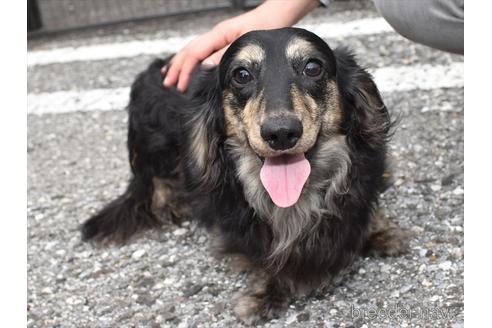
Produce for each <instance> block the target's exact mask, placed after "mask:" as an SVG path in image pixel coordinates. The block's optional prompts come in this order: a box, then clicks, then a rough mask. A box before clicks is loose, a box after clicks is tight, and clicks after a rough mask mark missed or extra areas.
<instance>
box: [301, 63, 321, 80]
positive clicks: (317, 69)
mask: <svg viewBox="0 0 492 328" xmlns="http://www.w3.org/2000/svg"><path fill="white" fill-rule="evenodd" d="M302 73H303V74H304V75H307V76H310V77H315V76H318V75H320V74H321V64H320V63H319V62H318V61H317V60H310V61H308V62H307V64H306V66H304V71H303V72H302Z"/></svg>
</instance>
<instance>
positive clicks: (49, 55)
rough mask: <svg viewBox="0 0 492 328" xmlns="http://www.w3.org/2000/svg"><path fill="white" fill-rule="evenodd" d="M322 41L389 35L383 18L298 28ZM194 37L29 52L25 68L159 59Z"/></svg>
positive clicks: (309, 25) (388, 28)
mask: <svg viewBox="0 0 492 328" xmlns="http://www.w3.org/2000/svg"><path fill="white" fill-rule="evenodd" d="M298 27H302V28H305V29H307V30H310V31H312V32H314V33H316V34H317V35H318V36H320V37H322V38H328V39H329V38H334V39H337V38H345V37H347V36H358V35H368V34H378V33H384V32H389V31H392V29H391V27H390V26H389V25H388V23H386V21H385V20H384V19H383V18H366V19H359V20H354V21H351V22H347V23H341V22H336V23H321V24H300V25H298ZM195 37H196V35H189V36H185V37H172V38H168V39H164V40H147V41H131V42H122V43H112V44H99V45H93V46H84V47H66V48H57V49H52V50H39V51H30V52H28V53H27V66H36V65H47V64H54V63H68V62H73V61H91V60H104V59H113V58H128V57H135V56H138V55H163V54H171V53H175V52H177V51H178V50H180V49H181V48H182V47H183V46H184V45H186V44H187V43H188V42H190V41H191V40H192V39H193V38H195Z"/></svg>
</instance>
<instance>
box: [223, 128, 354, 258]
mask: <svg viewBox="0 0 492 328" xmlns="http://www.w3.org/2000/svg"><path fill="white" fill-rule="evenodd" d="M319 138H321V139H322V140H320V141H321V142H319V143H318V145H317V146H316V147H315V149H313V151H312V154H311V159H310V164H311V175H310V178H309V180H308V182H307V183H306V185H305V186H304V189H303V191H302V194H301V197H300V199H299V200H298V202H297V203H296V204H295V205H294V206H291V207H288V208H280V207H277V206H276V205H274V204H273V202H272V201H271V199H270V197H269V195H268V193H267V192H266V190H265V188H264V187H263V185H262V183H261V181H260V170H261V167H262V161H261V160H260V158H259V157H258V156H257V155H256V154H255V153H254V152H253V151H252V150H250V149H249V148H247V147H241V146H240V145H239V144H238V143H237V142H235V141H234V140H228V141H227V143H226V148H227V149H228V150H229V153H230V155H231V156H232V157H233V159H234V162H235V164H236V177H237V179H238V180H239V181H240V182H241V184H242V187H243V193H244V197H245V199H246V201H247V202H248V204H249V206H251V207H252V208H253V210H254V212H255V213H256V215H257V216H258V217H259V218H260V219H261V220H263V221H265V222H266V223H267V224H268V225H269V226H270V228H271V231H272V241H271V248H270V254H268V256H267V259H268V263H269V266H271V267H276V268H281V267H282V266H283V265H284V264H285V263H286V262H287V261H288V259H289V256H290V255H291V254H292V253H293V252H294V253H295V249H296V247H299V246H300V247H302V248H305V247H311V248H313V247H316V246H317V245H314V244H312V245H306V244H305V243H306V242H309V243H313V240H316V238H306V235H307V234H311V237H312V236H313V235H315V234H316V229H317V227H318V225H320V223H324V224H326V223H327V222H323V220H343V218H341V217H340V211H339V209H338V207H337V204H336V202H335V196H336V195H339V194H342V193H344V192H346V189H347V188H348V186H347V183H348V181H347V180H348V174H349V170H350V164H351V160H350V157H349V152H348V148H347V144H346V141H345V137H344V136H341V135H338V136H334V137H332V138H329V137H327V136H326V135H320V137H319ZM328 224H329V223H328ZM301 244H302V245H301Z"/></svg>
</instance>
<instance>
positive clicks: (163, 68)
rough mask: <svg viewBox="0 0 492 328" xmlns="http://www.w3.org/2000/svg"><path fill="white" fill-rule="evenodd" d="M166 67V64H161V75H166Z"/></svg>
mask: <svg viewBox="0 0 492 328" xmlns="http://www.w3.org/2000/svg"><path fill="white" fill-rule="evenodd" d="M167 68H168V65H164V66H162V68H161V75H163V76H164V75H166V72H167Z"/></svg>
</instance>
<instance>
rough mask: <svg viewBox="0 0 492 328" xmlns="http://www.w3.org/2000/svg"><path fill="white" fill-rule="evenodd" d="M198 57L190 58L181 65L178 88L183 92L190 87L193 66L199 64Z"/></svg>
mask: <svg viewBox="0 0 492 328" xmlns="http://www.w3.org/2000/svg"><path fill="white" fill-rule="evenodd" d="M198 62H199V61H198V59H195V58H189V59H188V60H187V61H186V62H185V63H183V66H182V67H181V71H180V73H179V79H178V85H177V89H178V90H179V91H181V92H185V91H186V89H187V88H188V82H189V80H190V75H191V72H192V71H193V68H195V66H196V64H198Z"/></svg>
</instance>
